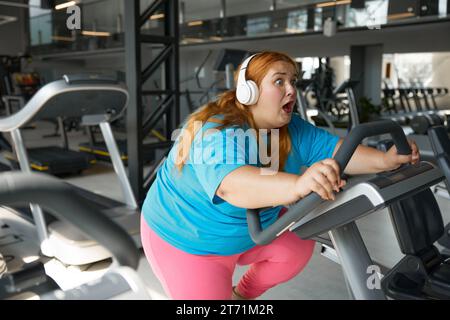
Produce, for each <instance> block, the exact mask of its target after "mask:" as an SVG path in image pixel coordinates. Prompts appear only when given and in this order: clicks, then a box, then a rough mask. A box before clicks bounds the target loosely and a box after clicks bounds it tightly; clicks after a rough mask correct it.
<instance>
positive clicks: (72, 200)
mask: <svg viewBox="0 0 450 320" xmlns="http://www.w3.org/2000/svg"><path fill="white" fill-rule="evenodd" d="M0 181H1V183H0V203H1V204H3V205H8V206H13V205H17V204H21V203H28V202H29V201H32V202H33V203H36V204H37V205H39V206H42V207H43V208H45V209H48V211H49V212H52V214H54V215H55V216H57V217H58V218H59V219H61V220H64V221H66V222H68V223H71V224H73V225H74V226H75V227H76V228H78V229H79V230H83V232H84V233H86V234H87V236H88V237H89V238H92V239H94V240H95V241H97V242H98V243H99V244H101V245H102V246H104V247H105V248H106V249H107V250H109V251H110V252H111V254H112V256H113V257H114V263H113V265H112V267H111V269H110V270H108V271H107V272H106V274H105V275H103V276H102V277H101V278H100V279H97V280H95V281H93V282H90V283H87V284H83V285H82V286H79V287H77V288H74V289H71V290H68V291H65V292H63V291H62V290H59V289H56V290H55V288H51V290H49V291H47V292H42V290H41V291H39V290H36V289H41V288H37V287H38V286H40V285H41V284H42V283H44V282H45V277H47V275H46V274H45V270H44V269H43V267H42V264H40V263H37V264H36V263H34V264H32V265H28V266H26V267H25V268H24V269H22V270H18V271H16V272H14V273H4V274H3V276H2V277H1V278H0V298H9V299H21V298H22V297H26V296H30V295H32V294H38V295H39V298H40V299H57V300H62V299H67V300H72V299H83V300H86V299H149V298H150V297H149V296H148V293H147V290H146V287H145V285H144V284H143V282H142V280H140V278H139V277H138V275H137V273H136V271H135V270H136V269H137V267H138V264H139V258H140V252H139V250H138V248H137V247H136V245H135V243H134V241H133V239H131V237H130V236H129V235H128V234H127V233H126V232H125V231H124V230H123V228H121V227H120V226H118V225H117V224H116V223H114V222H113V221H111V220H110V219H109V218H108V217H106V216H105V215H104V214H103V213H102V212H100V211H99V210H97V209H96V206H95V204H94V203H92V202H91V201H89V200H87V199H85V198H83V197H82V196H80V195H79V194H78V193H77V192H76V190H74V188H73V187H72V186H71V185H69V184H68V183H66V182H63V181H60V180H58V179H56V178H54V177H50V176H47V175H43V174H40V173H22V172H8V173H4V174H2V175H0ZM37 283H38V284H39V285H36V284H37ZM54 290H55V291H54Z"/></svg>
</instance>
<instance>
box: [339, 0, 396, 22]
mask: <svg viewBox="0 0 450 320" xmlns="http://www.w3.org/2000/svg"><path fill="white" fill-rule="evenodd" d="M388 2H389V1H388V0H371V1H366V3H365V8H364V9H353V8H351V7H349V8H348V10H347V17H346V19H345V20H346V23H345V26H346V27H349V28H352V27H363V26H367V27H368V28H375V27H378V26H380V25H382V24H385V23H387V14H388Z"/></svg>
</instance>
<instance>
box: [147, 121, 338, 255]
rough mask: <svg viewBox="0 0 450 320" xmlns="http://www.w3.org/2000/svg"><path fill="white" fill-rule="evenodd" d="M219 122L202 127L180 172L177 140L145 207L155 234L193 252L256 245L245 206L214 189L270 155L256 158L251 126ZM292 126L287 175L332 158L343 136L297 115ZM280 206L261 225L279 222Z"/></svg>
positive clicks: (222, 252) (267, 213)
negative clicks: (226, 198) (241, 206)
mask: <svg viewBox="0 0 450 320" xmlns="http://www.w3.org/2000/svg"><path fill="white" fill-rule="evenodd" d="M218 126H219V124H218V123H215V122H207V123H205V124H204V125H203V127H202V130H200V131H199V132H198V133H197V134H196V135H195V138H194V141H193V143H192V145H191V149H190V151H189V157H188V161H187V162H186V164H185V165H184V166H183V170H182V171H181V172H180V171H179V170H178V169H177V168H176V167H175V163H176V155H177V153H178V144H177V143H175V144H174V146H173V147H172V150H171V151H170V152H169V155H168V158H167V160H166V161H165V162H164V164H163V165H162V166H161V167H160V168H159V170H158V172H157V177H156V180H155V182H154V183H153V184H152V186H151V188H150V190H149V192H148V194H147V197H146V199H145V202H144V205H143V208H142V214H143V215H144V219H145V221H146V222H147V224H148V225H149V226H150V228H151V229H152V230H153V231H154V232H155V233H156V234H158V235H159V236H160V237H161V238H162V239H164V240H165V241H166V242H168V243H170V244H171V245H173V246H174V247H176V248H178V249H181V250H183V251H185V252H188V253H191V254H199V255H210V254H213V255H233V254H237V253H242V252H244V251H246V250H248V249H250V248H252V247H254V246H255V243H254V242H253V241H252V240H251V238H250V235H249V233H248V228H247V219H246V209H244V208H239V207H236V206H234V205H232V204H230V203H228V202H226V201H224V200H223V199H221V198H220V197H218V196H216V195H215V193H216V190H217V188H218V187H219V185H220V183H221V182H222V180H223V178H224V177H225V176H226V175H227V174H229V173H230V172H231V171H233V170H236V169H237V168H239V167H241V166H244V165H254V166H258V167H260V166H261V163H265V164H267V159H268V158H265V160H264V159H261V158H258V156H257V155H258V147H257V143H256V137H255V135H254V134H251V133H250V134H249V131H248V130H247V131H244V128H242V129H241V128H236V127H233V128H227V129H222V130H216V129H213V128H215V127H218ZM211 128H212V129H213V130H210V131H207V130H208V129H211ZM236 129H237V130H236ZM288 130H289V134H290V137H291V142H292V147H291V151H290V152H289V154H288V158H287V160H286V163H285V166H284V169H283V171H285V172H288V173H294V174H299V173H300V168H301V167H302V166H310V165H312V164H313V163H315V162H317V161H320V160H323V159H326V158H331V157H332V154H333V151H334V148H335V146H336V143H337V142H338V140H339V138H338V137H337V136H333V135H331V134H329V133H328V132H327V131H325V130H323V129H319V128H316V127H315V126H313V125H311V124H310V123H308V122H306V121H304V120H302V119H301V118H300V117H299V116H298V115H296V114H293V116H292V119H291V122H290V123H289V125H288ZM243 134H244V135H243ZM267 149H268V150H270V146H268V147H267ZM267 149H266V150H267ZM264 154H267V153H264ZM264 161H266V162H264ZM267 192H270V190H267ZM261 196H264V195H261ZM280 209H281V206H278V207H273V208H270V209H267V210H265V211H263V212H261V213H260V217H261V221H262V226H263V228H265V227H267V226H268V225H270V224H272V223H273V222H274V221H275V220H276V218H277V216H278V213H279V211H280Z"/></svg>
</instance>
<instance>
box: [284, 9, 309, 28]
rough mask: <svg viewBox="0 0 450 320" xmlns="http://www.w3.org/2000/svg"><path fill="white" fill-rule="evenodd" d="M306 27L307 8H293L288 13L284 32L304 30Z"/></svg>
mask: <svg viewBox="0 0 450 320" xmlns="http://www.w3.org/2000/svg"><path fill="white" fill-rule="evenodd" d="M307 29H308V11H307V10H295V11H290V12H289V13H288V18H287V28H286V32H305V31H306V30H307Z"/></svg>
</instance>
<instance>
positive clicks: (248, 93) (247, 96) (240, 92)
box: [236, 54, 259, 105]
mask: <svg viewBox="0 0 450 320" xmlns="http://www.w3.org/2000/svg"><path fill="white" fill-rule="evenodd" d="M256 55H257V54H254V55H251V56H250V57H248V58H247V59H245V60H244V62H242V65H241V69H240V70H239V75H238V79H237V85H236V98H237V100H238V101H239V102H240V103H242V104H244V105H252V104H255V103H256V102H257V101H258V98H259V89H258V86H257V85H256V83H255V82H254V81H252V80H246V79H245V70H246V69H247V66H248V64H249V63H250V60H252V58H253V57H254V56H256Z"/></svg>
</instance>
